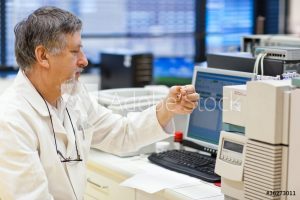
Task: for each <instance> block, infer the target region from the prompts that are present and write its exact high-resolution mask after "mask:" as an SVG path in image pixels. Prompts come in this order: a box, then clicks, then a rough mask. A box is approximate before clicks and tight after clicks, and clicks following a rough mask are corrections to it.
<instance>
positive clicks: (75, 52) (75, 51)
mask: <svg viewBox="0 0 300 200" xmlns="http://www.w3.org/2000/svg"><path fill="white" fill-rule="evenodd" d="M71 53H74V54H77V53H79V51H77V50H74V51H71Z"/></svg>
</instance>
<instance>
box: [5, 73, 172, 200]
mask: <svg viewBox="0 0 300 200" xmlns="http://www.w3.org/2000/svg"><path fill="white" fill-rule="evenodd" d="M87 105H88V106H87ZM67 108H68V111H69V113H70V116H71V120H72V123H73V124H74V128H75V133H76V138H77V139H76V141H77V146H78V151H79V154H80V156H81V158H82V159H83V161H82V162H69V163H62V162H61V161H60V157H59V156H58V155H57V152H56V148H55V143H54V134H53V131H52V127H51V122H50V117H49V114H48V111H47V107H46V105H45V102H44V101H43V99H42V98H41V96H40V95H39V94H38V92H37V91H36V89H35V88H34V87H33V85H32V84H31V82H30V81H29V80H28V79H27V77H26V76H25V75H24V74H23V73H22V72H21V71H20V72H19V73H18V75H17V77H16V79H15V81H14V83H13V85H12V86H11V87H10V88H9V89H8V90H6V92H5V93H4V94H3V95H2V96H1V98H0V199H1V198H2V200H6V199H26V200H29V199H30V200H35V199H43V200H47V199H56V200H73V199H80V200H81V199H83V196H84V190H85V183H86V175H85V174H86V162H87V158H88V152H89V149H90V147H91V145H97V147H98V148H100V149H102V150H104V151H107V152H114V153H116V152H120V151H130V150H134V149H135V148H138V147H140V146H142V145H146V144H148V143H152V142H154V141H157V140H161V139H165V138H167V137H168V135H167V134H166V132H165V131H164V130H163V129H162V128H161V126H160V125H159V123H158V121H157V118H156V111H155V108H154V107H152V108H150V109H147V110H145V111H143V112H141V113H139V114H131V115H129V116H128V117H127V118H125V117H121V116H120V115H116V114H112V112H111V111H110V110H108V109H106V108H104V107H102V106H99V105H97V104H94V102H93V103H92V101H91V99H90V98H86V99H79V100H78V101H75V102H73V104H71V106H70V105H67ZM64 110H65V109H64ZM50 113H51V115H52V120H53V126H54V131H55V135H56V140H57V146H58V150H60V151H61V152H62V153H63V154H64V155H65V156H66V157H68V156H70V157H71V158H76V155H77V154H76V147H75V138H74V133H73V131H72V126H71V123H70V119H69V118H68V115H67V114H65V115H64V117H63V122H61V120H60V119H59V118H58V115H57V114H56V112H55V111H54V109H53V108H51V106H50Z"/></svg>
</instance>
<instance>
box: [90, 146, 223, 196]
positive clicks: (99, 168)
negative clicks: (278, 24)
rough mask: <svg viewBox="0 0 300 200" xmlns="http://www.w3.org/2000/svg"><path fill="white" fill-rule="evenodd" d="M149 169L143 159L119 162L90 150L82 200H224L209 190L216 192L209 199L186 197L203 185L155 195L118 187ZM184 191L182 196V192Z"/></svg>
mask: <svg viewBox="0 0 300 200" xmlns="http://www.w3.org/2000/svg"><path fill="white" fill-rule="evenodd" d="M150 165H152V164H151V163H150V162H149V161H148V159H147V157H146V156H144V157H140V156H135V157H129V158H120V157H117V156H114V155H111V154H107V153H104V152H101V151H98V150H93V149H92V150H91V152H90V157H89V161H88V166H87V168H88V175H87V179H88V182H87V188H86V193H85V200H95V199H99V200H100V199H101V200H121V199H122V200H196V199H197V200H198V199H209V200H223V199H224V196H223V195H220V194H219V192H220V188H218V187H216V186H212V184H210V183H206V182H205V183H206V184H209V185H211V186H212V187H214V188H213V189H216V191H217V192H216V193H218V194H216V195H215V196H211V197H210V198H208V197H205V198H201V197H200V198H195V197H191V196H190V195H187V194H186V191H191V193H195V192H197V190H198V191H199V190H200V189H201V188H199V187H201V186H202V185H203V184H200V183H199V184H191V185H186V186H184V187H178V188H176V189H164V190H162V191H160V192H157V193H154V194H148V193H146V192H143V191H141V190H137V189H133V188H127V187H122V186H120V185H119V183H121V182H122V181H124V180H126V179H127V178H129V177H131V176H133V175H134V174H136V173H139V172H143V169H145V168H147V166H148V167H149V166H150ZM182 190H184V191H185V194H184V193H183V192H182Z"/></svg>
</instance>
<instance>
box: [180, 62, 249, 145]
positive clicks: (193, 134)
mask: <svg viewBox="0 0 300 200" xmlns="http://www.w3.org/2000/svg"><path fill="white" fill-rule="evenodd" d="M252 77H253V74H252V73H247V72H239V71H231V70H224V69H215V68H203V67H195V69H194V74H193V80H192V82H193V85H194V86H195V90H196V92H197V93H199V94H200V100H199V105H198V107H197V108H196V109H195V110H194V111H193V112H192V113H191V114H190V115H189V117H188V123H187V128H186V131H185V136H184V139H185V140H186V141H191V142H194V143H196V144H198V145H201V146H203V147H204V148H205V149H209V150H211V149H212V150H217V149H218V143H219V137H220V131H221V130H222V97H223V86H226V85H242V84H245V83H246V82H247V81H250V80H251V78H252ZM205 149H204V150H205Z"/></svg>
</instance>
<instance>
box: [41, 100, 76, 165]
mask: <svg viewBox="0 0 300 200" xmlns="http://www.w3.org/2000/svg"><path fill="white" fill-rule="evenodd" d="M43 100H44V102H45V104H46V107H47V110H48V113H49V116H50V121H51V126H52V132H53V136H54V141H55V148H56V152H57V155H59V156H60V157H61V159H60V161H61V162H77V161H78V162H80V161H82V159H81V158H80V154H79V152H78V147H77V142H76V133H75V129H74V126H73V122H72V119H71V116H70V114H69V111H68V109H67V108H66V111H67V114H68V117H69V120H70V122H71V126H72V129H73V133H74V138H75V147H76V153H77V157H76V158H71V157H67V158H66V157H64V156H63V154H62V153H61V151H59V150H58V147H57V142H56V134H55V131H54V126H53V121H52V115H51V113H50V109H49V107H48V104H47V102H46V101H45V99H44V98H43Z"/></svg>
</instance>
